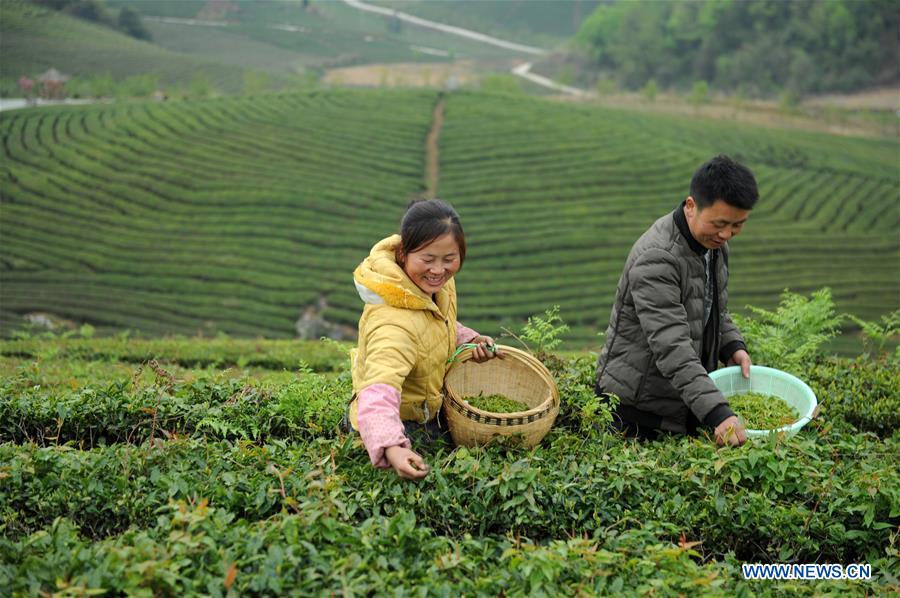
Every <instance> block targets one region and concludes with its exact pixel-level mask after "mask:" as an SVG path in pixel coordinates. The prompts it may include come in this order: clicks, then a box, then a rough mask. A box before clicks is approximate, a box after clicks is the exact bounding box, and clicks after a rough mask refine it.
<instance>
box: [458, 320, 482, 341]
mask: <svg viewBox="0 0 900 598" xmlns="http://www.w3.org/2000/svg"><path fill="white" fill-rule="evenodd" d="M476 336H481V335H480V334H478V333H477V332H475V331H474V330H472V329H471V328H466V327H465V326H463V325H462V324H460V323H459V322H456V346H457V347H458V346H460V345H461V344H463V343H467V342H469V341H471V340H472V339H473V338H475V337H476Z"/></svg>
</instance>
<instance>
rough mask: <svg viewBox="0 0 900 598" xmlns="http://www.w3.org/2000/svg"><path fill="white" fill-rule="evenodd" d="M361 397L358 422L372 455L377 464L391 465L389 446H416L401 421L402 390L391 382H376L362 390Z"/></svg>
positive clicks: (384, 466) (373, 461) (375, 464)
mask: <svg viewBox="0 0 900 598" xmlns="http://www.w3.org/2000/svg"><path fill="white" fill-rule="evenodd" d="M357 401H358V408H359V409H358V411H357V414H356V423H357V425H358V426H359V436H360V438H362V441H363V444H364V445H366V451H368V453H369V459H371V460H372V465H374V466H375V467H382V468H386V467H390V466H391V465H390V463H388V460H387V458H386V457H385V456H384V450H385V449H386V448H389V447H392V446H397V445H400V446H402V447H404V448H410V447H412V443H410V441H409V439H408V438H407V437H406V435H405V434H404V433H403V422H402V421H400V391H399V390H397V389H396V388H394V387H393V386H390V385H388V384H373V385H372V386H367V387H366V388H364V389H362V391H360V393H359V397H358V398H357Z"/></svg>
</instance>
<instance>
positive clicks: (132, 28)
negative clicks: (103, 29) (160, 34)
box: [119, 7, 153, 41]
mask: <svg viewBox="0 0 900 598" xmlns="http://www.w3.org/2000/svg"><path fill="white" fill-rule="evenodd" d="M119 29H121V30H122V31H123V32H125V33H127V34H128V35H130V36H131V37H135V38H137V39H143V40H148V41H149V40H151V39H153V36H152V35H150V32H149V31H147V28H146V27H144V23H143V22H141V17H140V15H138V13H136V12H135V11H133V10H132V9H130V8H128V7H124V8H122V10H121V11H119Z"/></svg>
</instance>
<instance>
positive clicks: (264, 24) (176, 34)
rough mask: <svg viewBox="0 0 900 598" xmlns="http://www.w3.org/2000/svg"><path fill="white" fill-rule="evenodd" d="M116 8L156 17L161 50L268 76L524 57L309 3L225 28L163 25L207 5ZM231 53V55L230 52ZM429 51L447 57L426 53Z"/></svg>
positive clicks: (272, 8)
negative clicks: (298, 68) (373, 65)
mask: <svg viewBox="0 0 900 598" xmlns="http://www.w3.org/2000/svg"><path fill="white" fill-rule="evenodd" d="M112 4H113V5H114V6H120V5H121V6H126V5H127V6H131V7H133V8H135V9H137V10H139V11H140V12H141V13H142V14H143V15H144V16H146V17H149V18H148V19H145V25H146V26H147V27H148V29H149V30H150V31H151V33H152V34H153V36H154V43H156V44H158V45H160V46H162V47H163V48H166V49H169V50H174V51H178V52H183V53H186V54H189V55H192V56H197V57H204V58H209V59H214V60H217V61H219V62H228V63H232V64H240V65H248V66H252V68H256V69H259V70H266V71H276V69H283V68H284V67H285V65H284V57H285V56H284V55H287V56H293V61H295V62H296V63H299V64H301V65H303V66H304V67H305V68H311V69H323V68H335V67H340V66H348V65H356V64H371V63H394V62H413V61H415V62H425V63H429V62H446V61H448V60H458V59H478V60H496V59H504V58H510V57H515V56H517V54H516V53H513V52H509V51H506V50H503V49H500V48H496V47H493V46H489V45H486V44H479V43H474V42H471V41H469V40H464V39H461V38H458V37H455V36H452V35H446V34H443V33H438V32H436V31H432V30H429V29H424V28H420V27H413V26H410V25H407V24H399V23H391V22H389V19H387V18H385V17H382V16H379V15H373V14H369V13H364V12H361V11H359V10H357V9H354V8H352V7H350V6H348V5H346V4H344V3H343V2H316V1H313V2H311V3H310V4H309V6H308V7H307V8H304V7H303V5H302V3H300V2H293V1H289V2H278V1H266V2H253V1H238V2H234V3H232V6H233V7H234V8H235V9H234V10H232V11H228V12H225V13H223V15H222V16H221V17H220V21H221V22H227V23H228V25H227V26H225V27H204V26H196V25H189V24H185V23H172V22H161V21H160V20H159V19H160V18H167V17H168V18H176V19H195V18H197V17H198V15H199V16H203V15H204V14H206V13H204V12H203V9H204V6H205V4H206V3H205V2H177V3H168V2H155V1H150V2H138V3H134V2H126V3H121V2H120V3H115V2H114V3H112ZM207 16H208V15H207ZM225 48H227V49H228V51H223V49H225ZM421 48H426V49H429V50H438V51H439V53H440V52H443V53H446V55H445V56H441V55H439V54H431V53H427V52H422V51H421ZM237 49H240V50H241V51H237ZM295 62H292V61H290V60H289V64H288V65H287V67H288V71H289V72H290V71H291V70H294V69H295V68H296V64H295ZM276 72H277V71H276Z"/></svg>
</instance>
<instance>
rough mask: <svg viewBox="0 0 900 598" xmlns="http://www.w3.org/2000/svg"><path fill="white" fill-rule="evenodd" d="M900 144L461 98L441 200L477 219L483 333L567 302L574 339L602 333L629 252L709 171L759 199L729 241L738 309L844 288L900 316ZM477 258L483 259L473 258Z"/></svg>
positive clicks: (860, 301)
mask: <svg viewBox="0 0 900 598" xmlns="http://www.w3.org/2000/svg"><path fill="white" fill-rule="evenodd" d="M897 149H898V145H897V143H896V142H895V141H887V140H863V139H853V138H847V137H837V136H830V135H824V134H809V133H801V132H796V131H786V130H773V129H762V128H754V127H749V126H735V125H730V124H727V123H723V122H721V121H709V120H703V119H689V118H677V117H663V116H653V115H647V114H638V113H629V112H626V111H613V110H603V109H598V108H595V107H585V106H561V105H559V104H554V103H549V102H542V101H538V100H521V101H519V100H516V101H515V104H514V105H511V104H510V102H508V101H506V100H503V99H501V98H495V99H493V100H487V99H486V98H484V97H483V96H481V95H476V94H460V95H457V96H454V97H452V98H451V99H450V100H449V102H448V110H447V114H446V115H445V125H444V128H443V132H442V136H441V161H442V164H441V186H440V189H439V192H440V195H442V196H443V197H446V198H448V199H452V200H453V201H454V202H455V204H456V206H457V207H458V208H459V210H460V211H461V212H462V213H463V214H464V215H465V217H466V221H465V223H466V226H467V234H468V235H470V236H471V237H472V243H473V249H472V255H473V258H472V261H471V264H470V265H467V267H466V269H465V270H464V271H463V273H462V274H461V275H460V279H461V283H460V286H461V288H462V289H464V291H465V293H466V294H465V295H464V297H463V304H462V310H463V311H464V312H465V311H468V313H473V315H474V316H475V318H474V321H473V322H472V323H473V324H474V325H476V326H479V327H484V328H485V329H490V324H489V323H490V322H491V321H493V320H497V319H500V320H502V319H504V318H509V317H511V316H512V317H522V316H524V315H526V314H531V313H537V312H540V311H543V309H545V307H546V306H547V305H548V304H551V303H559V304H561V306H562V315H563V317H564V319H565V320H566V321H567V322H570V323H571V324H573V328H574V330H573V332H572V338H576V339H578V340H579V341H581V342H582V343H585V344H589V345H590V344H594V343H592V340H594V342H596V341H595V339H594V335H595V334H596V332H597V330H598V327H599V330H601V331H602V330H603V329H605V325H606V321H607V318H608V316H609V306H610V305H611V303H612V300H613V297H614V294H615V287H616V283H617V281H618V278H619V275H620V274H621V271H622V264H623V263H624V259H625V257H626V255H627V254H628V250H629V249H630V246H631V244H632V243H633V242H634V241H635V239H637V237H638V236H639V235H640V234H641V233H642V232H643V231H644V230H645V229H646V228H647V227H648V226H649V225H650V224H652V223H653V221H654V220H656V219H657V218H658V217H659V216H661V215H663V214H664V213H666V212H667V211H670V210H672V209H674V207H675V206H676V205H677V204H678V203H679V202H680V201H681V200H682V199H683V198H684V197H686V196H687V195H688V190H689V185H690V178H691V176H692V174H693V172H694V171H695V170H696V168H697V166H699V165H700V164H701V163H702V162H704V161H705V160H707V159H708V158H710V157H711V156H713V155H715V154H717V153H727V154H729V155H731V156H732V157H735V158H736V159H739V160H741V161H743V162H745V163H746V164H748V165H749V166H750V167H751V168H752V169H753V171H754V173H755V174H756V176H757V179H758V181H759V184H760V193H761V200H760V202H759V204H758V205H757V208H756V209H755V210H754V213H753V215H752V217H751V219H750V221H749V223H748V224H747V226H746V227H745V229H744V233H743V234H742V235H741V236H739V237H737V238H736V239H735V240H734V241H733V242H732V243H731V247H732V259H731V264H730V266H731V273H732V274H731V283H730V286H729V288H730V291H731V300H730V306H731V307H732V309H733V310H736V311H742V309H743V308H744V306H745V305H746V304H748V303H749V304H753V305H757V306H765V307H772V306H774V305H775V304H776V303H777V299H778V295H779V294H780V292H781V291H782V290H783V289H785V288H790V289H791V290H792V291H795V292H800V291H803V292H808V291H812V290H814V289H817V288H820V287H822V286H830V287H832V289H833V291H834V295H835V299H836V301H837V304H838V306H839V308H841V309H843V310H846V311H851V312H853V313H856V314H857V315H860V316H862V317H866V318H876V316H878V315H880V314H883V313H886V312H889V311H891V310H894V309H897V308H898V307H900V272H898V258H900V235H898V234H897V231H898V230H900V201H898V200H900V187H898V175H900V173H898V170H897V161H896V160H897ZM475 256H477V257H475Z"/></svg>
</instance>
